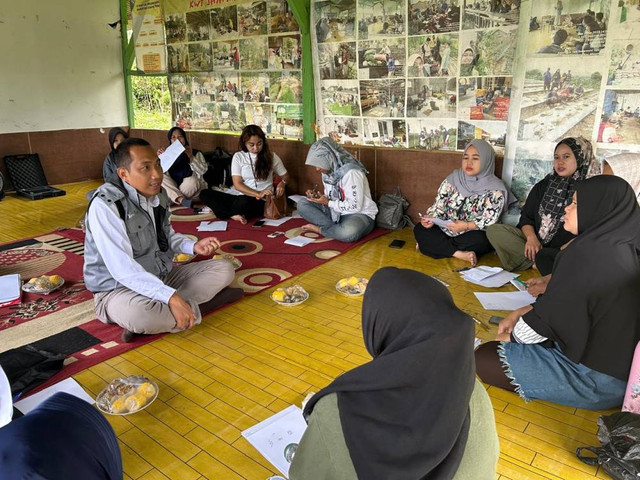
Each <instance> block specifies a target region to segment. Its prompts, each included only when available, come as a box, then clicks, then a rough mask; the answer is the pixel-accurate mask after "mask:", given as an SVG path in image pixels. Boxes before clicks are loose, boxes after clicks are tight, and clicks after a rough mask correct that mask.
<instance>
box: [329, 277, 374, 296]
mask: <svg viewBox="0 0 640 480" xmlns="http://www.w3.org/2000/svg"><path fill="white" fill-rule="evenodd" d="M368 283H369V280H367V279H366V278H362V277H346V278H341V279H340V280H338V283H336V290H337V291H338V292H340V293H342V294H343V295H347V296H349V297H359V296H360V295H363V294H364V292H365V290H366V289H367V284H368Z"/></svg>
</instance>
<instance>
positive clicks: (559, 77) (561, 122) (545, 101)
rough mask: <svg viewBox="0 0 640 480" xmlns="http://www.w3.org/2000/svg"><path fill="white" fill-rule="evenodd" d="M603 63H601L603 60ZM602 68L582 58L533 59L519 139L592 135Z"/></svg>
mask: <svg viewBox="0 0 640 480" xmlns="http://www.w3.org/2000/svg"><path fill="white" fill-rule="evenodd" d="M600 63H602V62H600ZM600 71H602V69H601V68H599V67H598V66H594V65H593V63H592V62H585V61H584V60H582V59H579V58H575V59H567V58H564V59H551V58H550V59H544V58H532V59H530V60H529V62H528V63H527V70H526V72H525V80H524V87H523V95H522V101H521V104H520V108H521V110H520V125H519V126H518V140H548V141H550V142H554V141H558V140H560V139H562V138H564V137H566V136H579V135H582V136H583V137H585V138H591V134H592V132H593V125H594V123H595V113H596V107H597V99H598V95H599V92H600V84H601V81H602V75H601V74H600Z"/></svg>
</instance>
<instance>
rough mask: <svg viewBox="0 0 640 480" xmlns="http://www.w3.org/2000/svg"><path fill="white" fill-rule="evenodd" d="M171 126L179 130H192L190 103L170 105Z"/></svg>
mask: <svg viewBox="0 0 640 480" xmlns="http://www.w3.org/2000/svg"><path fill="white" fill-rule="evenodd" d="M171 110H172V115H173V124H174V125H176V126H178V127H181V128H185V129H188V128H192V123H191V122H192V120H193V118H192V112H191V104H190V103H173V104H172V105H171Z"/></svg>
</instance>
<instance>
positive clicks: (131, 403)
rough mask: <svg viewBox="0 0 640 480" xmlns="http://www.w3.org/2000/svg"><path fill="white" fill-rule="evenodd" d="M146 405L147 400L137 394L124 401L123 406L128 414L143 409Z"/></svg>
mask: <svg viewBox="0 0 640 480" xmlns="http://www.w3.org/2000/svg"><path fill="white" fill-rule="evenodd" d="M146 403H147V399H146V398H145V397H144V396H142V395H138V394H137V393H136V394H134V395H129V396H128V397H127V398H125V399H124V406H125V407H126V408H127V410H128V411H130V412H135V411H136V410H140V409H141V408H142V407H144V405H145V404H146Z"/></svg>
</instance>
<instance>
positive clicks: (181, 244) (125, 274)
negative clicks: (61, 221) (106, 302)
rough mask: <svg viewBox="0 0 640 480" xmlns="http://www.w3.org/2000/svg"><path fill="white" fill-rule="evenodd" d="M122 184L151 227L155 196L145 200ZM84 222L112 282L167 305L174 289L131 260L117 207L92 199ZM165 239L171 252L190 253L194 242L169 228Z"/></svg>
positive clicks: (129, 245) (127, 240)
mask: <svg viewBox="0 0 640 480" xmlns="http://www.w3.org/2000/svg"><path fill="white" fill-rule="evenodd" d="M122 183H123V184H124V186H125V189H126V190H127V194H128V195H129V198H130V199H131V201H132V202H134V203H135V204H137V205H139V206H140V208H142V209H143V210H144V211H146V212H147V213H148V214H149V216H150V217H151V220H152V222H153V224H154V226H155V217H154V215H153V207H157V206H158V205H159V200H158V197H152V198H151V199H149V200H147V198H146V197H144V196H143V195H140V194H138V192H137V191H136V189H135V188H133V187H131V186H130V185H129V184H127V183H126V182H122ZM87 219H88V221H89V225H90V226H91V233H92V234H93V238H94V241H95V243H96V248H97V249H98V252H99V253H100V255H101V256H102V259H103V260H104V264H105V265H106V267H107V269H108V270H109V273H110V274H111V276H112V277H113V278H114V279H115V280H116V282H118V283H119V284H120V285H122V286H124V287H127V288H128V289H129V290H132V291H134V292H136V293H139V294H140V295H144V296H145V297H149V298H152V299H154V300H157V301H159V302H162V303H164V304H168V303H169V298H171V296H172V295H173V294H174V293H175V291H176V290H175V289H174V288H171V287H169V286H167V285H165V284H164V282H163V281H162V280H161V279H159V278H158V277H156V276H155V275H153V274H152V273H149V272H147V271H146V270H145V269H144V268H142V266H141V265H140V264H139V263H138V262H136V261H135V259H134V258H133V249H132V247H131V242H130V240H129V237H128V236H127V230H126V228H125V225H124V221H123V220H122V219H121V218H120V214H119V213H118V209H117V207H116V206H115V205H114V204H113V203H111V204H109V205H108V204H107V203H106V202H103V201H102V200H100V198H96V199H95V200H94V201H93V202H91V206H90V207H89V211H88V213H87ZM168 240H169V248H170V249H171V251H173V252H178V253H188V254H190V255H192V254H193V246H194V245H195V242H194V241H193V240H191V239H190V238H189V237H187V236H185V235H182V234H180V233H176V232H175V231H174V230H173V228H171V234H170V236H169V239H168Z"/></svg>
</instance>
